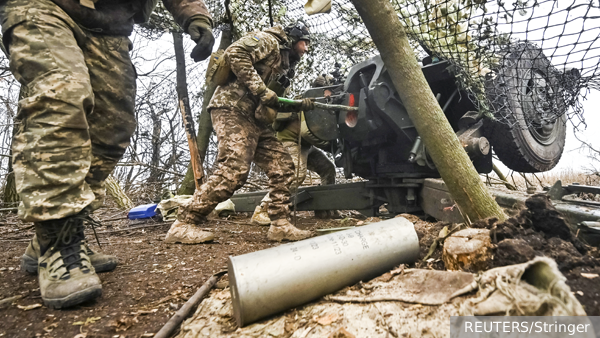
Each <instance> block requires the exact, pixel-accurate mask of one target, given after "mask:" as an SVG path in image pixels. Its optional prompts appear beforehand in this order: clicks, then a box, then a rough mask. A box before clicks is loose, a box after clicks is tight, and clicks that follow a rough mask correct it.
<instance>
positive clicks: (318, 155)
mask: <svg viewBox="0 0 600 338" xmlns="http://www.w3.org/2000/svg"><path fill="white" fill-rule="evenodd" d="M330 85H333V77H332V76H329V75H325V74H323V75H319V76H318V77H317V78H316V79H315V80H314V81H313V84H312V86H313V87H314V88H316V87H325V86H330ZM332 94H333V93H332V92H331V90H328V89H325V90H324V96H325V97H330V96H331V95H332ZM299 115H300V118H298V114H295V115H292V118H291V119H290V120H288V121H282V122H279V119H278V122H276V123H277V124H276V126H277V130H279V131H278V132H277V139H278V140H280V141H281V143H282V144H283V146H284V147H285V149H286V150H287V152H288V153H289V154H290V155H291V156H292V160H293V161H294V167H295V169H294V177H295V178H294V180H293V181H292V184H291V186H290V191H292V192H294V191H296V189H298V187H300V186H301V185H302V183H303V182H304V180H305V179H306V175H307V170H310V171H314V172H316V173H317V175H319V177H320V178H321V185H328V184H335V165H334V164H333V163H332V162H331V161H330V160H329V159H328V158H327V156H326V155H325V154H324V153H323V152H322V151H321V150H319V149H317V147H315V146H313V145H312V144H310V143H309V142H308V141H306V140H303V141H301V142H300V147H298V136H299V135H298V134H300V132H301V123H302V120H303V119H304V113H303V112H300V114H299ZM296 175H297V176H296ZM270 201H271V199H270V197H269V195H267V196H265V198H264V199H263V200H262V202H261V205H260V206H257V207H256V209H255V211H254V214H253V215H252V223H255V224H259V225H269V224H270V223H271V222H270V219H269V218H268V217H267V215H265V214H266V212H267V209H268V205H269V203H270ZM315 217H317V218H335V217H339V213H338V211H337V210H315Z"/></svg>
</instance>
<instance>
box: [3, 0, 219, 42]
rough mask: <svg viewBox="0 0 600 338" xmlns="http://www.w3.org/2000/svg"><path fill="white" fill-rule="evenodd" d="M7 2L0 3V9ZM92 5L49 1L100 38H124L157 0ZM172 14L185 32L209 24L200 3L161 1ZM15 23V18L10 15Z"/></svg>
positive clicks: (70, 0)
mask: <svg viewBox="0 0 600 338" xmlns="http://www.w3.org/2000/svg"><path fill="white" fill-rule="evenodd" d="M8 1H15V0H0V6H2V5H4V4H6V3H7V2H8ZM88 1H89V2H95V7H96V9H91V8H88V7H85V6H83V5H81V4H80V0H52V2H54V3H55V4H57V5H58V6H59V7H60V8H62V9H63V10H64V11H65V12H66V13H67V14H68V15H69V16H70V17H71V18H72V19H73V20H74V21H75V22H77V23H78V24H80V25H81V26H83V27H85V28H88V29H90V30H93V31H95V32H97V33H100V34H108V35H120V36H128V35H130V34H131V32H132V31H133V25H134V23H142V22H145V21H147V20H148V18H149V17H150V13H151V12H152V10H153V9H154V7H155V6H156V4H157V3H158V0H96V1H92V0H88ZM162 1H163V4H164V5H165V7H166V8H167V9H168V10H169V11H170V12H171V13H172V14H173V17H174V18H175V21H177V23H178V24H179V25H181V27H183V28H184V29H185V30H186V31H187V27H188V25H189V23H190V20H191V19H192V17H194V16H198V15H202V16H205V17H207V18H208V19H209V20H210V13H209V12H208V9H207V8H206V5H205V4H204V1H203V0H162ZM23 15H25V13H23ZM12 17H14V18H15V19H16V20H18V16H15V15H12ZM12 25H13V24H12V23H10V22H4V18H3V22H2V27H3V28H6V27H10V26H12Z"/></svg>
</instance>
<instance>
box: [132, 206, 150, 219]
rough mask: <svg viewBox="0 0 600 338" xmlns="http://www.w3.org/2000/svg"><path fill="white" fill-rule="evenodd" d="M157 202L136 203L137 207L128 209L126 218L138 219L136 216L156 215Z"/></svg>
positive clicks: (148, 216) (147, 216)
mask: <svg viewBox="0 0 600 338" xmlns="http://www.w3.org/2000/svg"><path fill="white" fill-rule="evenodd" d="M157 205H158V204H144V205H138V206H137V207H135V208H133V209H131V210H129V213H128V214H127V218H129V219H138V218H150V217H152V216H155V215H156V206H157Z"/></svg>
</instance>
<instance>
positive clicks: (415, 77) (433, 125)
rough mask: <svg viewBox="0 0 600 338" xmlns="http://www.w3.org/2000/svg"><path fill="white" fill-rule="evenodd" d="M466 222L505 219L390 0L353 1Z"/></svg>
mask: <svg viewBox="0 0 600 338" xmlns="http://www.w3.org/2000/svg"><path fill="white" fill-rule="evenodd" d="M352 3H353V4H354V6H355V7H356V9H357V11H358V13H359V14H360V16H361V17H362V19H363V21H364V23H365V25H366V27H367V29H368V30H369V33H370V35H371V37H372V38H373V42H375V45H376V46H377V48H378V49H379V52H380V53H381V58H382V60H383V62H384V64H385V65H386V68H387V70H388V71H389V73H390V76H391V78H392V81H393V83H394V86H395V87H396V90H397V91H398V93H399V95H400V99H401V100H402V103H403V104H404V106H405V107H406V109H407V111H408V114H409V116H410V118H411V120H412V121H413V123H414V124H415V127H416V129H417V132H418V133H419V135H420V136H421V138H422V139H423V142H425V146H426V147H427V151H428V152H429V154H430V155H431V158H432V159H433V162H434V163H435V165H436V167H437V169H438V171H439V173H440V175H441V176H442V178H443V179H444V182H445V183H446V186H447V187H448V190H449V191H450V193H451V194H452V197H453V198H454V201H455V202H456V205H457V206H458V207H459V208H460V210H461V212H462V214H463V217H464V218H466V219H465V221H467V222H468V221H471V222H473V221H476V220H480V219H484V218H487V217H498V218H499V219H500V220H504V219H505V218H506V215H505V214H504V212H503V211H502V209H501V208H500V206H499V205H498V203H496V201H495V200H494V198H493V197H492V195H491V193H490V192H489V190H488V189H487V187H486V186H485V185H484V183H483V181H482V180H481V179H480V177H479V175H478V174H477V171H476V170H475V167H474V166H473V164H472V163H471V160H470V159H469V156H468V155H467V153H466V152H465V151H464V149H463V147H462V146H461V144H460V142H459V140H458V137H457V136H456V134H455V133H454V131H453V130H452V127H451V126H450V123H449V122H448V120H447V119H446V116H445V115H444V112H443V111H442V109H441V107H440V105H439V104H438V102H437V100H436V99H435V96H434V95H433V93H432V92H431V89H430V88H429V85H428V83H427V81H426V80H425V77H424V76H423V72H422V71H421V67H420V66H419V64H418V62H417V59H416V57H415V55H414V52H413V50H412V48H411V46H410V44H409V41H408V37H407V35H406V31H405V29H404V27H403V26H402V24H401V23H400V19H399V18H398V16H397V14H396V12H395V11H394V8H393V7H392V5H391V3H390V1H389V0H352Z"/></svg>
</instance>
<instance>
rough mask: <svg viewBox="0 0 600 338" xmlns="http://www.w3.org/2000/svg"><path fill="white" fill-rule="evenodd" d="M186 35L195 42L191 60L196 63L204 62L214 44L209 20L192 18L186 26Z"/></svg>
mask: <svg viewBox="0 0 600 338" xmlns="http://www.w3.org/2000/svg"><path fill="white" fill-rule="evenodd" d="M188 34H190V38H192V40H194V42H196V47H194V49H193V50H192V53H191V57H192V59H194V61H196V62H198V61H202V60H206V58H208V57H209V56H210V53H212V49H213V45H214V44H215V37H214V36H213V34H212V27H211V24H210V20H209V19H208V18H207V17H205V16H201V15H199V16H196V17H194V18H193V19H192V21H191V22H190V24H189V26H188Z"/></svg>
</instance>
